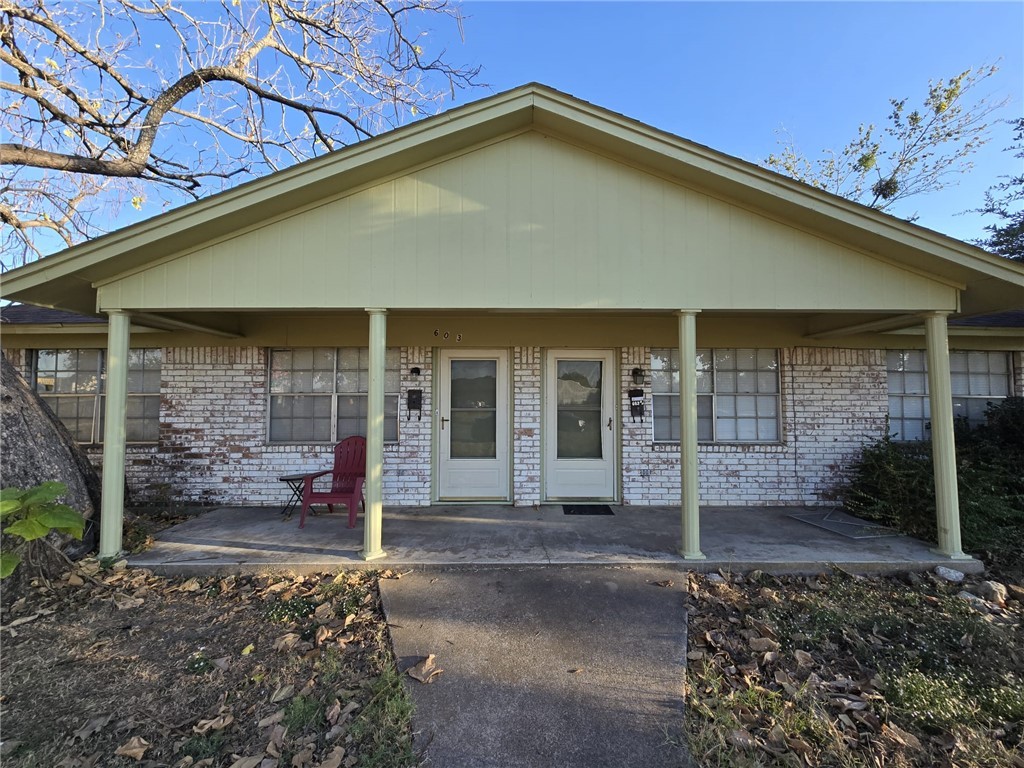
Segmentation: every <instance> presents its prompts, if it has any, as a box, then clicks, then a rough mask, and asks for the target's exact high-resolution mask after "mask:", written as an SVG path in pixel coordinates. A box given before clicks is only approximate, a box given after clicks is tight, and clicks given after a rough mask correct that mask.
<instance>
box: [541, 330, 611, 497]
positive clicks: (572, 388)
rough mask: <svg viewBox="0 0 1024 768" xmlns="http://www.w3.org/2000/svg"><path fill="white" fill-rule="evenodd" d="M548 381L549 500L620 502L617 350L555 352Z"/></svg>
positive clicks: (549, 360) (546, 454)
mask: <svg viewBox="0 0 1024 768" xmlns="http://www.w3.org/2000/svg"><path fill="white" fill-rule="evenodd" d="M544 379H545V405H544V430H543V432H544V497H545V499H547V500H552V501H554V500H562V499H579V500H584V499H585V500H592V501H598V500H602V501H611V500H614V499H615V409H614V404H615V398H616V395H615V385H614V382H615V371H614V358H613V355H612V352H611V350H592V349H591V350H567V349H552V350H549V351H548V353H547V360H546V365H545V375H544Z"/></svg>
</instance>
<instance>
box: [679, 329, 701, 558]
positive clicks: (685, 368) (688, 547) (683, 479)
mask: <svg viewBox="0 0 1024 768" xmlns="http://www.w3.org/2000/svg"><path fill="white" fill-rule="evenodd" d="M698 311H699V310H683V311H681V312H680V313H679V480H680V483H681V489H680V490H681V506H682V517H683V548H682V550H681V552H680V554H682V556H683V558H684V559H686V560H703V559H704V553H703V552H701V551H700V487H699V486H698V471H697V312H698Z"/></svg>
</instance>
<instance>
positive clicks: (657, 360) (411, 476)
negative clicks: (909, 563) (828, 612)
mask: <svg viewBox="0 0 1024 768" xmlns="http://www.w3.org/2000/svg"><path fill="white" fill-rule="evenodd" d="M2 295H3V297H4V298H7V299H11V300H15V301H18V302H23V303H24V304H26V305H31V306H22V307H16V306H15V307H8V308H5V309H4V311H3V312H2V315H3V319H4V320H5V323H4V324H3V326H2V332H3V347H4V350H5V354H7V355H8V356H9V357H10V358H11V359H12V360H14V362H15V363H16V364H17V365H18V366H20V367H21V369H22V371H23V372H24V373H25V375H26V376H27V377H28V379H29V380H30V382H31V383H32V384H33V386H35V388H36V390H37V391H38V392H40V394H42V395H43V396H44V398H45V399H47V400H48V401H49V402H50V403H51V405H52V406H53V408H54V410H55V411H56V413H57V414H58V415H59V416H60V417H61V418H62V419H63V420H64V422H65V423H66V424H68V426H69V427H70V428H71V430H72V432H73V433H74V434H75V435H76V436H77V437H78V439H79V440H80V441H82V442H83V443H84V444H86V445H87V446H89V450H90V451H92V453H93V455H94V457H95V459H96V460H97V462H100V463H102V471H103V485H104V494H103V508H102V523H101V554H104V555H106V554H113V553H116V552H117V551H118V550H119V549H120V546H121V541H120V516H121V510H122V506H123V493H122V489H123V487H124V482H125V478H126V477H127V479H128V482H129V485H130V486H131V487H132V489H133V493H135V494H137V496H138V497H139V498H140V499H143V498H145V496H146V495H154V494H156V495H159V494H169V495H172V496H173V497H174V498H176V499H182V500H187V501H193V502H207V503H217V504H274V503H282V502H283V500H284V499H285V497H286V496H287V494H288V493H289V491H288V488H287V486H285V485H284V484H282V483H281V482H280V480H279V478H280V477H281V476H282V475H285V474H288V473H292V472H300V471H309V470H312V469H316V468H320V467H323V466H326V465H327V464H328V463H329V460H328V456H329V454H330V448H331V446H332V445H333V444H334V443H335V442H337V441H338V440H340V439H342V438H344V437H346V436H348V435H352V434H361V435H365V436H366V437H367V443H368V459H367V485H366V501H367V508H366V509H367V511H366V522H365V527H364V551H363V555H364V557H366V558H368V559H372V558H375V557H379V556H381V555H382V554H383V544H382V534H381V525H382V506H383V504H385V503H386V504H390V505H428V504H432V503H485V502H486V503H488V504H491V503H507V504H509V505H515V506H533V505H536V504H543V503H548V502H559V503H561V502H565V501H573V502H578V501H600V502H614V503H621V504H638V505H649V504H658V505H664V504H673V505H676V504H678V505H679V507H680V513H681V542H680V547H681V552H682V554H683V555H684V557H687V558H692V559H699V558H701V557H703V553H702V552H701V548H700V538H699V518H698V506H699V505H700V504H706V505H746V506H757V505H763V506H767V505H779V504H787V505H788V504H801V505H809V504H824V503H829V502H830V500H831V498H832V497H831V492H832V490H833V488H834V485H835V482H836V480H837V477H838V476H841V473H842V470H843V468H844V467H846V466H848V464H849V462H850V461H851V460H852V459H853V458H855V457H856V455H857V453H858V451H859V449H860V448H861V447H862V446H863V445H864V444H865V443H867V442H870V441H873V440H876V439H878V438H879V437H881V436H882V435H884V434H885V432H886V430H887V429H888V430H890V431H891V432H892V433H893V434H894V435H895V436H896V437H897V438H898V439H930V440H931V441H932V444H933V453H934V463H935V482H936V490H937V498H938V501H937V510H936V514H937V519H938V522H939V542H938V547H939V551H940V552H942V553H943V554H945V555H946V556H948V557H950V558H960V557H963V556H964V555H963V553H962V551H961V544H960V537H959V512H958V506H957V493H956V472H955V465H954V459H955V457H954V451H953V423H954V418H955V417H957V416H962V417H964V418H967V419H971V420H979V419H982V418H984V411H985V408H986V406H987V403H989V402H992V401H993V400H995V399H997V398H1002V397H1006V396H1009V395H1012V394H1017V395H1019V394H1021V393H1024V363H1022V352H1024V312H1022V308H1024V268H1022V267H1021V266H1020V265H1016V264H1014V263H1011V262H1008V261H1007V260H1005V259H1001V258H998V257H995V256H993V255H991V254H988V253H985V252H984V251H981V250H979V249H977V248H975V247H973V246H971V245H968V244H965V243H963V242H960V241H957V240H954V239H952V238H949V237H945V236H943V235H941V234H938V233H936V232H933V231H930V230H927V229H924V228H922V227H919V226H915V225H913V224H910V223H907V222H905V221H901V220H898V219H895V218H893V217H891V216H888V215H885V214H882V213H879V212H877V211H874V210H871V209H868V208H865V207H863V206H860V205H857V204H855V203H852V202H850V201H847V200H844V199H841V198H838V197H835V196H833V195H830V194H828V193H825V192H821V191H820V190H816V189H813V188H811V187H808V186H806V185H804V184H800V183H798V182H795V181H792V180H790V179H787V178H784V177H781V176H779V175H776V174H774V173H771V172H769V171H767V170H765V169H763V168H759V167H757V166H755V165H752V164H749V163H746V162H744V161H741V160H738V159H736V158H733V157H729V156H727V155H724V154H722V153H719V152H716V151H714V150H712V149H709V148H707V147H704V146H700V145H697V144H694V143H692V142H689V141H686V140H684V139H681V138H679V137H676V136H673V135H670V134H667V133H664V132H662V131H659V130H657V129H655V128H652V127H650V126H647V125H644V124H642V123H639V122H636V121H633V120H630V119H628V118H625V117H623V116H621V115H618V114H614V113H612V112H609V111H607V110H604V109H601V108H599V107H596V106H594V105H591V104H588V103H585V102H582V101H579V100H577V99H575V98H573V97H571V96H568V95H566V94H563V93H560V92H557V91H554V90H552V89H550V88H547V87H544V86H541V85H536V84H531V85H527V86H523V87H521V88H517V89H515V90H512V91H509V92H506V93H502V94H499V95H496V96H492V97H490V98H487V99H483V100H481V101H478V102H475V103H472V104H469V105H467V106H463V107H460V108H457V109H453V110H451V111H449V112H446V113H444V114H441V115H438V116H436V117H432V118H428V119H425V120H422V121H420V122H417V123H414V124H412V125H408V126H405V127H403V128H400V129H397V130H394V131H391V132H389V133H386V134H383V135H381V136H378V137H376V138H373V139H370V140H366V141H364V142H361V143H359V144H356V145H354V146H351V147H348V148H346V149H343V150H340V151H338V152H334V153H332V154H329V155H325V156H323V157H320V158H317V159H314V160H310V161H308V162H305V163H301V164H299V165H296V166H294V167H292V168H289V169H287V170H284V171H281V172H278V173H275V174H272V175H270V176H267V177H265V178H262V179H259V180H256V181H253V182H250V183H248V184H245V185H242V186H239V187H237V188H235V189H232V190H229V191H227V192H223V193H221V194H218V195H215V196H213V197H210V198H207V199H205V200H202V201H200V202H197V203H194V204H191V205H187V206H184V207H182V208H179V209H176V210H173V211H170V212H168V213H165V214H163V215H160V216H157V217H155V218H153V219H150V220H148V221H145V222H142V223H139V224H136V225H133V226H130V227H127V228H125V229H122V230H118V231H116V232H113V233H111V234H109V235H106V236H104V237H100V238H97V239H96V240H93V241H91V242H88V243H84V244H82V245H79V246H76V247H74V248H70V249H68V250H66V251H63V252H61V253H58V254H55V255H53V256H49V257H47V258H45V259H41V260H40V261H38V262H35V263H33V264H29V265H28V266H25V267H21V268H19V269H17V270H14V271H12V272H10V273H8V274H7V275H6V276H5V280H4V284H3V288H2Z"/></svg>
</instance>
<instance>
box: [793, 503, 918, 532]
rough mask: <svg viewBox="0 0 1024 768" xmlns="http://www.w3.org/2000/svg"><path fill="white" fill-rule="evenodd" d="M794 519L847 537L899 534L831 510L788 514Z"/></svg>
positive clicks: (882, 526) (890, 529) (876, 524)
mask: <svg viewBox="0 0 1024 768" xmlns="http://www.w3.org/2000/svg"><path fill="white" fill-rule="evenodd" d="M790 517H792V518H793V519H794V520H799V521H800V522H802V523H807V524H809V525H813V526H815V527H816V528H824V529H825V530H826V531H831V532H832V533H838V534H839V535H840V536H845V537H846V538H848V539H884V538H885V537H887V536H899V535H900V532H899V531H895V530H893V529H892V528H886V527H885V526H884V525H879V524H878V523H872V522H869V521H867V520H861V519H860V518H859V517H854V516H853V515H848V514H846V513H845V512H839V511H837V510H831V511H828V512H801V513H799V514H795V515H790Z"/></svg>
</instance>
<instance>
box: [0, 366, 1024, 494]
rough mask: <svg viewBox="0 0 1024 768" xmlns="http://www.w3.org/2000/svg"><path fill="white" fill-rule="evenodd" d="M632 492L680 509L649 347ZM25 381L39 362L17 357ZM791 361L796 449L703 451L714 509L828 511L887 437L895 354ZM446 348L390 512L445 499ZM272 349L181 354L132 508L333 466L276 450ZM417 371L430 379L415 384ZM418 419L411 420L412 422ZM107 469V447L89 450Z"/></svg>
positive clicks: (525, 435) (521, 382)
mask: <svg viewBox="0 0 1024 768" xmlns="http://www.w3.org/2000/svg"><path fill="white" fill-rule="evenodd" d="M618 353H619V374H620V382H619V387H620V423H621V444H620V452H621V461H622V473H621V478H620V482H621V490H622V499H623V502H624V503H626V504H677V503H678V501H679V454H678V446H676V445H663V444H654V443H653V439H652V438H653V425H652V423H651V410H652V405H651V395H650V381H649V378H648V382H647V383H646V384H645V385H644V387H643V389H644V393H645V416H644V420H643V422H640V421H634V420H633V418H632V416H631V414H630V409H629V400H628V395H627V393H628V390H629V389H631V388H633V386H634V384H633V381H632V375H631V372H632V369H633V368H636V367H639V368H641V369H643V370H644V371H645V373H647V374H648V377H649V371H650V350H649V348H647V347H626V348H623V349H620V350H619V351H618ZM4 354H6V355H7V356H8V358H9V359H10V360H11V362H12V363H13V364H14V365H15V367H17V368H18V369H19V370H21V371H25V367H26V364H27V356H26V355H24V354H23V353H22V351H21V350H5V352H4ZM780 354H781V359H780V363H781V372H782V373H781V398H782V411H783V423H782V430H783V441H782V442H781V443H779V444H773V445H736V446H729V445H702V446H701V447H700V477H701V503H703V504H715V505H718V504H721V505H726V504H732V505H769V504H815V503H823V502H828V501H829V499H830V492H831V490H832V488H833V486H834V485H835V483H836V480H837V477H838V473H839V472H840V471H841V468H842V467H843V466H845V465H847V464H848V462H849V461H850V460H851V459H852V458H854V457H855V456H856V454H857V452H858V450H859V448H860V446H861V445H863V444H864V443H866V442H869V441H871V440H874V439H877V438H878V437H880V436H881V435H882V432H883V429H884V423H885V416H886V413H887V409H888V403H887V397H886V376H885V353H884V351H881V350H850V349H822V348H795V349H783V350H781V351H780ZM1022 358H1024V356H1022V354H1021V353H1019V352H1016V353H1014V354H1013V364H1014V380H1015V381H1014V392H1015V394H1021V393H1024V359H1022ZM432 360H433V351H432V350H431V348H429V347H407V348H403V349H402V351H401V394H400V403H399V435H400V441H399V443H398V444H388V445H386V446H385V472H384V498H385V503H387V504H390V505H403V506H404V505H408V506H414V505H425V504H429V503H430V499H431V487H432V477H431V471H432V470H431V457H432V449H433V440H432V434H431V425H432V422H433V403H432V402H431V390H432V387H433V368H432ZM266 365H267V361H266V351H265V350H263V349H260V348H255V347H242V348H230V347H202V348H168V349H165V350H164V363H163V368H162V384H161V392H162V400H161V426H160V444H159V446H128V449H127V465H126V475H127V479H128V484H129V488H130V492H131V500H132V501H134V502H143V501H156V502H159V501H172V500H173V501H178V502H185V503H212V504H252V505H281V504H283V503H284V502H285V500H286V499H287V496H288V490H287V488H286V487H285V486H284V484H282V483H281V482H279V481H278V477H280V476H281V475H284V474H290V473H296V472H304V471H312V470H314V469H318V468H327V467H328V466H329V465H330V463H331V447H330V446H328V445H281V444H268V443H267V441H266V433H265V431H266V409H267V392H266ZM512 365H513V368H512V377H513V394H512V399H513V407H514V415H513V434H512V439H513V468H512V481H513V500H514V503H515V504H516V505H517V506H530V505H533V504H537V503H539V502H540V499H541V403H540V395H541V349H540V348H539V347H517V348H515V349H514V350H513V353H512ZM413 367H417V368H419V369H420V375H419V376H413V375H412V374H411V373H410V371H411V369H412V368H413ZM413 388H415V389H422V390H423V411H422V417H420V414H415V413H414V414H409V413H408V411H407V409H406V392H407V391H408V390H409V389H413ZM410 416H411V418H409V417H410ZM87 451H88V453H89V455H90V457H91V458H92V459H93V460H94V462H95V463H96V464H97V466H99V464H100V463H101V460H102V449H101V448H100V447H98V446H90V447H88V448H87Z"/></svg>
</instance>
